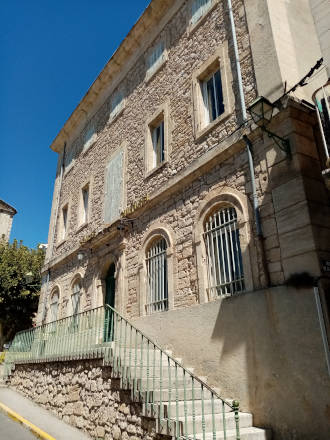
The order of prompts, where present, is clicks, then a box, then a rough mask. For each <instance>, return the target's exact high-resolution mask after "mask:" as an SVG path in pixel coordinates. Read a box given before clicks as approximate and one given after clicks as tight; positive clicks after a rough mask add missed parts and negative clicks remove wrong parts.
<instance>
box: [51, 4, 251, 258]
mask: <svg viewBox="0 0 330 440" xmlns="http://www.w3.org/2000/svg"><path fill="white" fill-rule="evenodd" d="M189 8H190V2H185V3H183V6H182V7H181V8H180V9H179V10H178V12H177V13H176V14H175V15H174V16H173V17H172V18H171V19H170V21H169V22H168V23H167V24H166V25H165V27H164V28H163V29H162V30H160V33H159V34H158V36H157V38H156V39H155V41H154V42H150V44H149V47H150V46H151V45H152V44H153V43H157V41H159V40H160V39H162V38H163V39H165V41H166V42H167V44H166V45H167V49H168V59H167V61H166V63H165V64H164V65H163V66H162V68H161V69H160V70H159V71H158V72H157V73H156V74H155V75H154V76H153V77H152V79H151V80H149V81H146V79H145V74H146V63H145V53H143V52H142V53H141V56H140V57H139V59H138V61H137V62H136V63H135V64H134V66H133V67H132V68H131V70H130V72H129V73H128V75H126V77H125V78H123V80H122V82H121V84H120V87H122V88H123V90H124V91H125V94H126V102H125V108H124V110H123V112H122V113H121V114H120V116H118V118H116V119H115V120H114V121H112V122H109V112H110V99H111V96H110V97H107V99H106V102H105V104H104V105H103V106H102V107H101V108H100V109H99V110H98V111H97V112H96V114H95V115H94V116H93V117H92V118H91V119H90V121H88V122H87V124H86V128H88V126H89V125H90V124H93V125H94V126H95V127H96V131H97V140H96V142H95V144H94V145H93V146H92V147H91V148H89V149H88V151H85V152H83V151H82V148H83V143H84V134H85V130H83V131H82V133H81V134H80V135H79V136H78V137H77V138H76V139H75V140H74V141H73V142H72V145H70V144H68V146H67V154H72V155H73V157H74V164H73V166H72V167H71V169H70V170H69V171H68V172H67V173H65V174H64V178H63V183H62V189H61V196H60V202H59V206H60V209H59V214H58V218H60V215H61V207H62V206H63V205H64V204H66V203H68V205H69V213H68V230H67V238H66V240H65V241H64V242H62V243H61V244H60V245H58V243H59V241H60V240H59V239H58V237H57V236H55V243H56V245H55V246H54V249H53V257H54V256H61V255H64V254H65V253H66V252H69V251H70V250H71V249H72V248H73V247H74V246H76V245H78V244H79V242H80V240H81V239H82V238H84V237H85V236H87V235H89V234H90V233H92V232H93V231H95V230H97V229H99V228H101V227H103V226H104V220H103V206H104V182H105V172H106V165H107V163H108V161H109V158H110V156H111V155H112V154H113V152H114V151H115V150H116V149H117V148H119V147H120V146H121V145H122V144H123V143H126V170H125V174H126V195H127V203H128V204H129V203H131V202H134V201H137V200H139V199H141V198H143V197H145V196H146V195H147V194H149V195H151V194H152V193H153V192H154V191H156V190H157V189H160V188H162V187H163V185H164V184H165V183H166V182H168V181H169V180H170V179H171V178H172V177H173V176H175V175H177V173H179V172H180V171H182V170H185V169H187V168H188V167H189V166H190V165H191V163H192V162H193V161H194V160H196V159H198V158H199V157H201V156H202V155H203V154H205V153H206V152H207V151H209V150H211V149H212V148H214V147H215V146H216V145H217V144H218V143H219V142H221V141H222V140H224V139H225V138H227V136H228V135H230V134H231V133H233V132H234V131H235V130H236V128H237V126H238V125H239V124H240V123H241V115H240V106H239V97H238V88H237V79H236V73H235V72H236V70H235V57H234V53H233V47H232V44H231V41H232V38H231V31H230V24H229V21H228V14H227V11H226V2H223V1H217V2H216V5H215V7H214V8H212V10H211V12H210V13H209V14H207V16H206V17H205V20H201V23H200V24H199V25H198V26H197V27H196V29H194V31H193V32H188V31H187V28H188V27H189V17H190V9H189ZM233 9H234V15H235V23H236V26H237V35H238V45H239V51H240V59H241V68H242V75H243V85H244V91H245V98H246V101H247V103H249V102H251V101H252V100H253V99H254V98H255V96H256V84H255V78H254V72H253V61H252V56H251V51H250V46H249V34H248V28H247V23H246V17H245V10H244V3H243V1H242V0H235V1H234V2H233ZM225 41H228V43H229V57H230V67H229V69H230V70H231V74H232V77H233V80H232V83H231V84H229V87H230V89H231V90H232V93H233V95H234V97H235V102H234V111H233V112H232V114H230V115H229V116H228V118H226V120H224V121H223V122H222V123H220V124H218V125H217V127H215V128H214V129H213V130H212V131H211V132H210V133H209V134H207V135H205V136H204V137H203V138H201V139H196V137H195V134H194V128H193V127H194V118H193V111H194V106H195V105H196V104H194V100H193V96H192V75H193V73H194V72H195V71H196V70H197V69H198V68H199V67H200V66H201V65H202V64H203V63H204V62H205V61H207V60H208V59H209V58H210V57H211V56H213V55H214V53H215V52H216V50H217V49H218V48H219V47H220V46H221V45H222V44H223V43H224V42H225ZM165 102H167V103H168V106H169V120H170V122H169V123H170V136H169V138H170V145H169V150H170V155H169V158H168V162H167V163H166V164H165V165H164V166H162V167H161V168H160V169H159V170H157V171H156V172H154V173H153V174H152V175H150V176H149V177H146V176H145V173H144V147H145V137H146V123H147V121H148V120H149V118H150V117H151V115H153V114H154V112H155V111H156V110H157V109H158V108H159V107H160V106H161V105H163V104H164V103H165ZM71 150H72V151H71ZM88 181H90V183H91V185H90V219H89V223H88V224H87V225H86V226H85V227H84V228H82V229H79V219H78V212H79V203H80V192H81V188H82V186H83V185H84V184H85V183H86V182H88ZM53 214H54V213H53ZM58 222H59V221H58Z"/></svg>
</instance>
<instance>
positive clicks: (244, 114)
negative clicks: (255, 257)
mask: <svg viewBox="0 0 330 440" xmlns="http://www.w3.org/2000/svg"><path fill="white" fill-rule="evenodd" d="M227 1H228V11H229V19H230V25H231V33H232V38H233V44H234V53H235V63H236V71H237V78H238V90H239V97H240V103H241V111H242V119H243V123H244V122H247V112H246V104H245V97H244V90H243V81H242V71H241V63H240V60H239V53H238V44H237V37H236V27H235V21H234V14H233V7H232V2H231V0H227ZM243 139H244V141H245V145H246V153H247V156H248V163H249V170H250V176H251V184H252V193H253V208H254V216H255V223H256V228H257V236H258V241H259V244H260V249H261V257H262V266H263V271H264V274H265V278H266V284H267V287H268V286H269V285H270V278H269V271H268V265H267V259H266V251H265V246H264V238H263V234H262V229H261V222H260V211H259V202H258V196H257V190H256V179H255V174H254V165H253V156H252V143H251V141H250V139H249V138H248V137H247V136H246V135H244V136H243Z"/></svg>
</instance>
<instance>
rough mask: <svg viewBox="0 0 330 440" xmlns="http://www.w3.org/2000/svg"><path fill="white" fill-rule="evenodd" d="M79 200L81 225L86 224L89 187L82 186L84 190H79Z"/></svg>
mask: <svg viewBox="0 0 330 440" xmlns="http://www.w3.org/2000/svg"><path fill="white" fill-rule="evenodd" d="M81 199H82V200H81V202H82V210H81V223H82V224H84V223H87V222H88V204H89V185H86V186H84V188H83V189H82V190H81Z"/></svg>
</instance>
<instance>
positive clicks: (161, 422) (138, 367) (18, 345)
mask: <svg viewBox="0 0 330 440" xmlns="http://www.w3.org/2000/svg"><path fill="white" fill-rule="evenodd" d="M89 358H101V359H103V363H104V365H109V366H111V367H112V376H113V377H114V378H118V379H119V380H120V384H121V388H123V389H126V390H130V392H131V399H132V401H134V402H140V403H141V404H142V412H143V416H144V417H148V418H153V419H155V421H156V432H157V433H159V434H163V435H166V436H170V437H172V438H173V439H180V440H188V439H189V440H209V439H212V440H216V439H227V440H270V438H271V432H270V431H269V430H266V429H260V428H255V427H253V420H252V415H251V414H249V413H243V412H240V411H239V405H238V402H237V401H232V400H228V399H224V398H222V397H221V396H220V392H219V390H217V389H214V388H211V387H209V386H208V385H207V383H206V378H203V377H198V376H196V375H195V374H194V372H193V369H192V368H185V367H184V366H183V365H182V362H181V359H177V358H174V357H173V356H172V353H171V352H170V351H166V350H163V349H162V348H160V347H159V346H158V345H157V344H156V343H155V342H153V341H151V340H150V339H149V338H148V337H147V336H146V335H144V334H143V333H142V332H140V331H139V330H138V329H137V328H136V327H134V326H133V325H132V324H130V323H129V321H127V320H126V319H125V318H124V317H123V316H121V315H120V314H119V313H118V312H117V311H116V310H114V309H113V308H111V307H109V306H106V307H100V308H98V309H93V310H90V311H88V312H84V313H81V314H79V315H75V316H72V317H69V318H64V319H62V320H59V321H55V322H53V323H50V324H46V325H43V326H40V327H37V328H35V329H32V330H27V331H24V332H20V333H18V334H17V335H16V336H15V339H14V341H13V344H12V346H11V349H10V351H9V352H8V353H7V356H6V360H5V375H6V376H8V375H9V374H10V373H11V371H12V369H13V368H14V365H15V364H17V363H33V362H38V363H39V362H51V361H61V360H63V361H66V360H73V359H89Z"/></svg>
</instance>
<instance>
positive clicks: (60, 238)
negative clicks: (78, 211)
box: [57, 201, 71, 247]
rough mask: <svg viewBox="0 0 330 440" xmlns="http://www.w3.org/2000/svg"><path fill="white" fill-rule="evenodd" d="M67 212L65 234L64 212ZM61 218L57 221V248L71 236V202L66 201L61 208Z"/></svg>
mask: <svg viewBox="0 0 330 440" xmlns="http://www.w3.org/2000/svg"><path fill="white" fill-rule="evenodd" d="M65 209H66V210H67V217H66V228H65V232H64V217H63V212H64V210H65ZM59 213H60V214H59V215H60V217H59V218H58V219H57V222H58V226H57V247H59V246H61V244H63V243H64V242H65V241H66V240H67V238H68V235H69V225H70V218H71V209H70V202H69V201H66V202H64V203H62V205H61V208H60V210H59Z"/></svg>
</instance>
